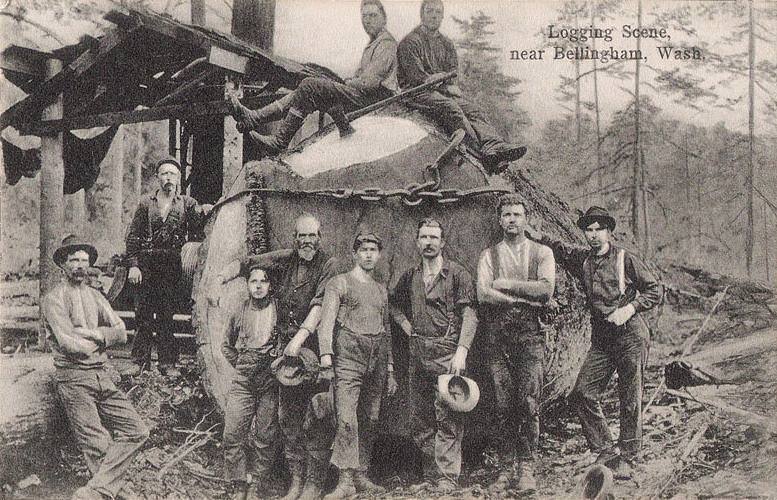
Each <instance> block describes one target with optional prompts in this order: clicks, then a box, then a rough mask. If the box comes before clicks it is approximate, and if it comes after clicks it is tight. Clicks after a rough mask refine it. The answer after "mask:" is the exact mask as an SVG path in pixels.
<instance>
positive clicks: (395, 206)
mask: <svg viewBox="0 0 777 500" xmlns="http://www.w3.org/2000/svg"><path fill="white" fill-rule="evenodd" d="M410 118H411V119H408V118H404V117H401V118H400V117H396V116H384V115H382V114H381V115H379V116H376V115H370V116H366V117H364V118H361V119H359V120H357V121H356V122H355V123H354V128H356V133H355V134H354V135H352V136H350V137H349V138H347V139H341V138H340V137H339V135H338V133H337V132H336V131H332V132H329V133H326V134H324V135H322V136H320V137H316V138H314V139H313V140H312V141H310V142H303V143H302V144H303V148H302V150H301V152H299V153H291V154H288V155H285V156H284V157H282V160H283V162H284V164H281V163H278V162H276V161H274V160H265V161H262V162H250V163H248V164H246V169H247V175H248V176H249V179H251V183H254V182H257V180H258V178H259V177H261V178H262V180H263V183H264V185H266V186H267V187H272V188H282V187H283V188H288V189H292V190H295V191H301V190H307V189H322V188H326V189H337V188H346V189H364V188H368V187H379V188H381V189H395V188H401V187H403V186H407V185H409V184H411V183H414V182H418V181H419V180H420V179H422V178H423V177H424V172H425V171H426V168H425V166H426V165H428V164H430V163H432V162H433V161H434V159H435V157H436V156H437V155H438V154H439V153H440V152H441V151H442V149H443V148H444V147H445V145H446V142H445V140H444V139H443V137H445V136H444V135H442V134H439V133H433V134H430V133H428V132H427V130H430V129H433V128H434V127H433V126H432V125H431V124H429V123H428V122H425V121H422V120H421V119H420V118H418V117H417V116H415V115H414V116H412V117H410ZM284 165H290V166H291V168H293V169H294V170H295V171H296V172H297V173H298V174H300V175H302V176H303V177H299V176H297V175H293V174H291V173H289V171H288V168H287V167H286V166H284ZM427 175H428V174H427ZM441 176H442V181H441V186H440V187H441V188H443V189H468V188H472V187H476V186H483V185H484V184H485V183H484V177H483V176H482V174H481V173H480V171H479V170H478V168H477V167H476V165H475V164H473V163H472V162H471V161H470V160H469V159H462V161H461V165H459V166H455V165H453V164H451V165H443V166H442V167H441ZM492 182H500V183H501V184H502V185H504V186H505V187H506V188H508V189H515V190H518V191H519V192H521V193H522V194H523V195H524V196H525V197H526V198H527V199H528V200H529V205H530V207H531V209H532V211H533V213H535V214H537V216H538V217H540V218H543V219H544V222H545V227H544V228H543V229H544V230H545V231H547V232H548V233H549V234H554V235H556V236H557V237H560V238H565V239H569V238H570V237H571V238H572V240H573V241H575V242H577V243H583V240H582V238H581V237H580V234H579V231H578V230H577V229H576V228H575V225H574V220H573V215H572V214H570V213H569V212H568V208H566V206H563V205H562V204H561V202H560V201H559V200H558V199H557V198H555V197H554V196H553V195H550V194H547V193H545V192H544V191H542V190H541V189H540V188H538V187H537V186H535V185H534V184H532V183H531V182H530V181H528V180H527V179H525V178H524V177H522V176H516V177H514V178H513V179H512V186H511V185H510V184H508V183H506V182H505V181H500V180H498V179H493V180H492ZM241 188H242V186H241ZM232 193H236V189H233V191H232ZM260 202H263V203H264V205H263V206H260V205H258V203H260ZM494 203H495V196H493V195H490V196H479V197H473V198H471V199H469V200H467V201H466V203H453V204H437V203H423V204H421V205H420V206H407V205H405V204H403V203H401V202H400V200H399V199H397V198H388V199H386V200H383V201H381V202H373V203H370V202H366V201H364V202H362V201H359V200H352V199H349V200H338V199H333V198H322V197H313V196H302V195H300V196H289V195H285V196H284V195H280V194H279V195H272V194H262V195H258V194H254V195H250V196H249V195H245V196H242V197H239V198H236V199H233V200H232V201H229V202H228V203H226V204H224V205H222V206H220V207H218V208H217V211H216V212H215V213H214V216H213V217H212V218H211V221H210V224H209V227H208V229H207V233H208V236H207V238H206V240H205V242H204V243H203V245H202V247H201V249H200V254H199V260H200V262H199V265H198V272H197V273H196V274H195V279H194V291H193V296H194V298H195V307H194V311H193V326H194V330H195V332H196V335H197V339H198V340H197V342H198V345H199V346H200V348H199V351H198V358H199V360H200V362H201V363H202V366H203V368H204V372H203V383H204V385H205V387H206V389H207V391H208V392H209V393H210V394H211V395H212V396H213V398H214V399H215V400H216V401H217V402H218V403H219V405H220V406H221V407H223V405H224V401H225V398H226V392H227V390H228V387H229V383H230V379H231V374H232V369H231V367H229V365H228V364H227V363H226V360H225V359H224V357H223V355H222V354H221V349H220V346H221V343H222V342H223V338H224V330H225V325H226V321H227V319H228V312H229V311H230V310H232V309H233V308H234V307H235V305H236V304H237V303H238V301H240V300H241V299H242V298H243V297H244V296H245V293H246V292H245V282H244V281H243V280H242V279H238V280H234V281H232V282H230V283H229V284H227V286H225V287H223V288H220V289H219V288H217V289H216V290H217V292H216V293H219V292H218V291H219V290H220V297H221V300H220V307H213V306H211V305H209V303H208V301H207V300H206V297H207V294H208V291H209V289H211V288H212V287H214V280H215V278H216V275H217V274H218V272H219V271H220V270H221V269H223V267H224V265H226V264H228V263H229V262H231V261H233V260H235V259H240V258H242V257H244V256H245V255H246V253H247V250H246V249H247V248H256V247H257V244H256V243H257V242H256V241H255V240H257V239H258V238H259V237H261V236H264V237H266V240H267V241H268V242H269V250H277V249H280V248H291V247H292V244H293V230H294V227H293V224H294V220H295V218H296V217H297V215H299V214H300V213H301V212H303V211H305V212H311V213H313V214H315V215H316V216H317V217H318V218H319V219H320V220H321V223H322V233H323V238H324V248H325V249H326V250H327V251H328V252H330V253H331V254H332V255H334V256H338V257H341V258H342V261H343V264H344V267H343V268H342V269H341V270H342V271H345V270H347V269H348V267H350V265H351V262H350V259H348V258H347V256H349V255H350V253H351V250H350V246H351V244H352V241H353V236H354V234H356V232H357V231H358V230H359V229H365V228H370V229H372V230H374V231H376V232H378V233H379V234H380V235H381V236H382V237H383V239H384V241H385V242H386V248H385V249H384V251H383V255H382V263H381V264H380V267H379V273H380V275H381V276H382V279H384V280H385V281H386V282H387V283H388V284H389V285H394V284H395V283H396V281H397V279H398V277H399V274H400V273H401V272H402V271H404V270H405V269H407V268H409V267H411V266H413V265H416V264H417V261H418V259H419V257H418V254H417V248H416V243H415V228H416V223H417V221H418V220H419V219H420V218H421V217H426V216H432V217H435V218H437V219H438V220H440V221H441V222H442V224H443V225H444V226H445V227H446V228H447V231H446V246H445V252H446V255H448V256H449V257H450V258H453V259H455V260H457V261H458V262H460V263H461V264H462V265H464V266H465V267H467V268H468V269H469V270H470V272H471V273H472V274H473V276H474V271H475V267H476V263H477V259H478V256H479V254H480V252H481V251H482V250H483V249H484V248H485V247H486V246H487V245H491V244H494V243H496V242H497V241H498V240H499V238H500V234H501V233H500V230H499V226H498V224H497V220H496V217H495V216H494ZM241 234H243V235H246V238H245V239H241V238H239V237H238V235H241ZM570 235H571V236H570ZM558 276H559V295H558V297H557V300H558V301H559V303H561V304H562V307H561V308H560V313H559V316H558V318H557V319H556V320H555V321H554V323H553V325H552V326H551V328H550V330H549V332H548V339H549V343H548V351H547V352H548V353H549V354H548V357H547V358H546V363H545V364H546V381H547V382H546V386H545V389H544V393H543V400H544V401H552V400H556V399H558V398H559V397H561V396H563V395H565V394H566V393H567V392H568V391H569V389H570V388H571V386H572V384H573V382H574V379H575V376H576V374H577V370H578V368H579V366H580V363H581V362H582V359H583V356H584V354H585V352H586V350H587V347H588V344H587V334H588V328H589V327H588V318H587V313H586V309H585V304H584V300H583V293H582V289H581V288H580V284H579V283H577V282H576V281H575V280H574V279H572V278H571V275H569V274H568V273H566V272H565V271H564V270H563V269H561V268H559V270H558ZM481 335H482V334H481ZM479 338H481V339H482V336H481V337H479ZM476 344H477V345H476V346H473V350H472V352H471V353H470V358H469V359H468V365H469V366H470V367H471V368H472V373H473V376H475V377H476V378H477V379H478V382H479V384H481V387H482V388H483V392H484V393H485V394H488V393H489V389H488V387H489V384H490V377H489V376H488V375H487V372H486V369H485V364H484V357H485V354H484V352H483V344H484V342H482V340H481V341H479V342H476ZM406 349H407V345H406V339H404V337H403V336H401V335H395V354H396V355H395V363H396V365H397V370H398V371H399V372H400V374H403V371H404V370H406V367H407V351H406ZM482 406H483V408H484V409H485V408H488V407H489V403H488V402H487V399H486V400H485V401H484V403H483V405H482ZM408 414H409V412H408V409H407V408H406V398H404V397H398V398H393V399H392V400H390V401H389V402H388V403H387V405H386V407H385V415H387V416H386V418H385V420H384V421H385V422H390V425H389V426H388V427H387V429H386V432H389V433H395V434H406V432H407V429H408V428H409V421H408ZM478 418H481V417H478ZM486 427H487V426H483V428H486Z"/></svg>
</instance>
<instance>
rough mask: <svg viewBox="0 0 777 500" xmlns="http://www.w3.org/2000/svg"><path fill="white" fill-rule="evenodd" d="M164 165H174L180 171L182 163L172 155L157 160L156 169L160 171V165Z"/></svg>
mask: <svg viewBox="0 0 777 500" xmlns="http://www.w3.org/2000/svg"><path fill="white" fill-rule="evenodd" d="M162 165H172V166H174V167H175V168H177V169H178V171H179V172H180V171H181V164H180V163H178V160H176V159H175V158H173V157H172V156H168V157H167V158H162V159H161V160H159V161H158V162H156V169H155V171H156V172H159V167H161V166H162Z"/></svg>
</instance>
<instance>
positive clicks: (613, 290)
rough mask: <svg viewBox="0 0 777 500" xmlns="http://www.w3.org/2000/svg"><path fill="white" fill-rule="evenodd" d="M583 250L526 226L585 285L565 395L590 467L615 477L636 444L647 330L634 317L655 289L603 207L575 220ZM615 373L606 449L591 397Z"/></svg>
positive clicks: (623, 473) (657, 294)
mask: <svg viewBox="0 0 777 500" xmlns="http://www.w3.org/2000/svg"><path fill="white" fill-rule="evenodd" d="M577 225H578V227H579V228H580V229H582V230H583V231H584V232H585V238H586V240H587V241H588V245H589V246H590V249H589V250H585V249H582V248H578V247H574V246H572V245H568V244H565V243H564V242H562V241H560V240H557V239H554V238H551V237H550V236H548V235H544V234H542V233H540V232H538V231H536V230H534V229H530V228H529V229H528V231H527V233H528V235H529V237H531V238H532V239H534V240H536V241H540V242H542V243H545V244H547V245H550V246H551V248H553V251H554V253H555V254H556V255H557V257H558V259H559V261H560V262H564V263H565V264H566V267H567V269H569V270H570V271H571V272H572V273H573V274H575V275H577V276H578V277H579V278H580V279H581V280H582V282H583V285H584V286H585V292H586V296H587V298H588V307H589V310H590V313H591V349H590V351H588V355H587V356H586V359H585V361H584V362H583V366H582V368H580V373H579V374H578V376H577V382H576V383H575V387H574V389H573V390H572V393H571V394H570V396H569V402H570V404H571V405H572V406H574V408H575V410H576V411H577V414H578V415H579V417H580V421H581V424H582V427H583V433H584V434H585V436H586V438H587V440H588V445H589V446H590V448H591V451H593V452H594V453H598V454H599V456H598V458H597V462H599V463H604V464H605V465H607V466H608V467H610V468H612V469H614V470H615V474H616V477H621V478H628V477H630V476H631V475H632V465H633V462H634V460H635V459H636V458H637V455H638V454H639V450H640V447H641V445H642V377H643V372H644V369H645V365H646V363H647V354H648V348H649V344H650V332H649V329H648V326H647V323H646V322H645V319H644V318H643V317H642V316H641V314H640V313H642V312H645V311H647V310H649V309H652V308H653V307H655V306H656V305H658V303H659V302H660V300H661V296H662V294H663V287H662V286H661V285H660V284H659V283H658V281H657V280H656V278H655V276H653V273H651V272H650V270H649V269H648V268H647V267H646V266H645V264H644V263H643V262H642V260H640V259H639V257H637V256H636V255H634V254H632V253H631V252H627V251H626V250H624V249H622V248H619V247H617V246H615V245H614V244H613V243H612V241H611V240H612V232H613V230H614V229H615V218H614V217H612V216H611V215H610V214H609V213H608V212H607V210H606V209H604V208H600V207H591V208H589V209H588V211H587V212H586V213H585V214H584V215H583V216H582V217H580V218H579V219H578V221H577ZM616 371H617V372H618V397H619V399H620V409H621V410H620V439H619V442H618V447H613V445H612V437H611V435H610V430H609V428H608V427H607V420H606V419H605V418H604V414H603V413H602V408H601V405H600V404H599V399H600V398H601V397H602V395H603V394H604V391H605V389H606V388H607V384H608V383H609V381H610V378H611V377H612V375H613V373H614V372H616Z"/></svg>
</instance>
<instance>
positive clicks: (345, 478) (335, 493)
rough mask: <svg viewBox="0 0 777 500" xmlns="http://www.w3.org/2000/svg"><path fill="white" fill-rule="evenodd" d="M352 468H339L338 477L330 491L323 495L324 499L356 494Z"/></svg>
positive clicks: (329, 499)
mask: <svg viewBox="0 0 777 500" xmlns="http://www.w3.org/2000/svg"><path fill="white" fill-rule="evenodd" d="M353 476H354V470H353V469H340V478H339V479H338V480H337V486H335V489H334V490H332V492H331V493H330V494H328V495H326V496H325V497H324V500H337V499H340V498H347V497H351V496H354V495H356V486H354V481H353Z"/></svg>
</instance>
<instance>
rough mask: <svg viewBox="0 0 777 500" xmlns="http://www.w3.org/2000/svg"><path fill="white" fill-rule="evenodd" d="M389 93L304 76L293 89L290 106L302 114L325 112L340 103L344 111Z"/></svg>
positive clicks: (380, 89)
mask: <svg viewBox="0 0 777 500" xmlns="http://www.w3.org/2000/svg"><path fill="white" fill-rule="evenodd" d="M390 95H391V92H389V91H388V90H386V89H384V88H382V87H381V88H379V89H371V90H361V89H357V88H355V87H350V86H348V85H345V84H342V83H338V82H336V81H334V80H330V79H328V78H305V79H304V80H302V82H301V83H300V84H299V86H298V87H297V89H296V90H295V91H294V95H293V97H292V98H291V103H290V108H291V109H296V110H297V111H299V112H301V113H302V115H303V116H306V115H308V114H309V113H312V112H314V111H321V112H324V113H325V112H326V111H327V110H328V109H329V108H331V107H333V106H336V105H342V106H343V109H344V111H345V112H346V113H348V112H350V111H353V110H356V109H359V108H363V107H365V106H368V105H370V104H372V103H374V102H377V101H379V100H381V99H385V98H387V97H389V96H390Z"/></svg>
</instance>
